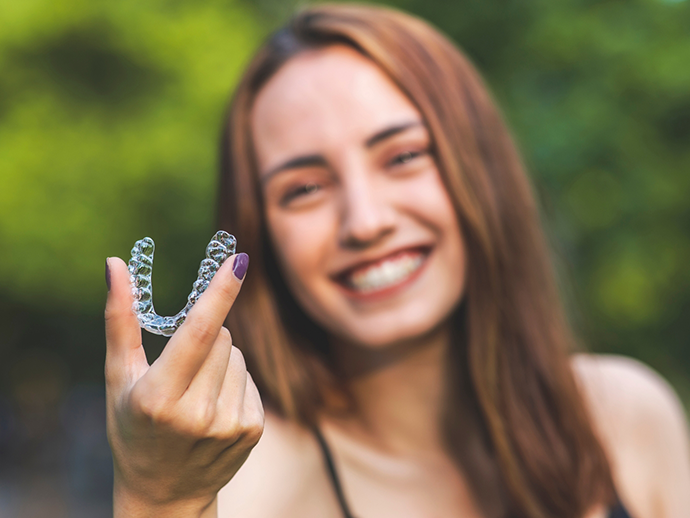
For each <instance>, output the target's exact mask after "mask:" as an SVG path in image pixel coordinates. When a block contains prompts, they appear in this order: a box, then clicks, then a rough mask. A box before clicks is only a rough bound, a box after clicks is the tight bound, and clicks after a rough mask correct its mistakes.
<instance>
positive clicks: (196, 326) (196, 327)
mask: <svg viewBox="0 0 690 518" xmlns="http://www.w3.org/2000/svg"><path fill="white" fill-rule="evenodd" d="M189 325H190V327H191V328H192V329H191V331H192V334H193V336H195V337H196V338H197V340H199V341H200V342H202V343H210V342H213V341H215V339H216V337H217V336H218V329H217V328H216V327H215V326H214V325H213V322H212V321H211V319H209V318H208V317H206V316H204V315H195V318H193V319H190V321H189Z"/></svg>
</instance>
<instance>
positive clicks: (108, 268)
mask: <svg viewBox="0 0 690 518" xmlns="http://www.w3.org/2000/svg"><path fill="white" fill-rule="evenodd" d="M105 284H106V286H108V291H110V266H108V258H107V257H106V259H105Z"/></svg>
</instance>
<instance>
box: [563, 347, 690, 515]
mask: <svg viewBox="0 0 690 518" xmlns="http://www.w3.org/2000/svg"><path fill="white" fill-rule="evenodd" d="M572 365H573V370H574V372H575V377H576V379H577V381H578V383H579V385H580V388H581V390H582V393H583V395H584V397H585V400H586V403H587V405H588V407H589V410H590V414H591V416H592V419H593V421H594V426H595V429H596V430H597V432H598V434H599V436H600V438H601V441H602V444H603V446H604V448H605V450H606V452H607V454H608V456H609V459H610V461H611V466H612V469H613V474H614V479H615V482H616V485H617V488H618V491H619V493H620V494H621V498H622V499H623V500H624V501H625V502H626V503H628V504H629V507H630V508H631V510H632V514H633V515H634V516H635V517H636V518H646V517H652V516H654V517H660V518H661V517H663V518H666V517H668V518H675V517H680V516H683V513H685V512H686V511H687V509H688V508H690V491H688V490H687V488H688V487H690V438H689V435H688V426H687V418H686V415H685V412H684V410H683V406H682V404H681V402H680V400H679V398H678V396H677V395H676V393H675V392H674V390H673V388H672V387H671V386H670V385H669V383H668V382H667V381H666V380H665V379H664V378H663V377H662V376H661V375H659V374H658V373H657V372H655V371H654V370H653V369H651V368H650V367H649V366H647V365H645V364H643V363H641V362H639V361H637V360H633V359H631V358H626V357H622V356H612V355H576V356H574V357H573V360H572Z"/></svg>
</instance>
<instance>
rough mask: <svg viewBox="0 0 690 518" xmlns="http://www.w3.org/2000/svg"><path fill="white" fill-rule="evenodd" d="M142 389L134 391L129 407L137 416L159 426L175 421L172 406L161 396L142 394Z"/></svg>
mask: <svg viewBox="0 0 690 518" xmlns="http://www.w3.org/2000/svg"><path fill="white" fill-rule="evenodd" d="M141 392H142V391H141V389H139V390H137V388H136V387H135V388H134V389H132V392H131V393H130V397H129V406H130V408H131V410H132V413H133V414H134V415H135V416H138V417H140V418H144V419H146V420H148V421H151V422H153V423H158V424H169V423H171V422H172V420H173V412H172V405H171V404H170V402H169V401H168V399H167V398H165V397H163V396H161V395H159V394H142V393H141Z"/></svg>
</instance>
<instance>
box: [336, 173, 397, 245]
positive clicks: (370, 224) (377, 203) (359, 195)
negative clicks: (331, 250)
mask: <svg viewBox="0 0 690 518" xmlns="http://www.w3.org/2000/svg"><path fill="white" fill-rule="evenodd" d="M353 176H354V175H353ZM385 194H386V193H385V189H384V188H383V186H378V187H377V186H376V185H374V182H373V181H372V180H371V179H370V178H367V177H366V175H362V176H361V177H359V178H353V177H352V176H351V177H350V181H349V182H346V185H344V189H343V207H342V215H341V224H340V232H339V241H340V245H341V246H342V247H344V248H350V249H362V248H367V247H369V246H372V245H374V244H376V243H378V242H380V241H381V240H383V239H385V238H386V236H388V235H389V234H391V233H392V232H393V231H394V230H395V210H394V208H393V207H392V206H391V203H390V202H389V200H387V199H386V196H385Z"/></svg>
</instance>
